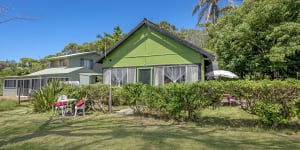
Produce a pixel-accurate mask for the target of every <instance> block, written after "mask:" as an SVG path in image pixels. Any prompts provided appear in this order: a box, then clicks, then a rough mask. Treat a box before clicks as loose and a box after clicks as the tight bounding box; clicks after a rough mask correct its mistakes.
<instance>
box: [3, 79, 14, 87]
mask: <svg viewBox="0 0 300 150" xmlns="http://www.w3.org/2000/svg"><path fill="white" fill-rule="evenodd" d="M4 88H6V89H11V88H16V80H5V81H4Z"/></svg>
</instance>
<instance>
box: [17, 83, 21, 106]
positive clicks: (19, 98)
mask: <svg viewBox="0 0 300 150" xmlns="http://www.w3.org/2000/svg"><path fill="white" fill-rule="evenodd" d="M18 88H19V93H18V100H19V105H20V104H21V87H18Z"/></svg>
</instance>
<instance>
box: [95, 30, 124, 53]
mask: <svg viewBox="0 0 300 150" xmlns="http://www.w3.org/2000/svg"><path fill="white" fill-rule="evenodd" d="M125 35H126V34H125V33H123V31H122V29H121V27H120V26H116V27H114V32H113V33H112V34H109V33H105V32H104V33H103V35H100V34H98V35H97V36H96V37H97V38H98V39H99V40H98V41H97V47H98V52H101V51H105V50H107V49H109V48H110V47H112V46H113V45H114V44H116V43H117V42H118V41H119V40H121V39H123V38H124V37H125Z"/></svg>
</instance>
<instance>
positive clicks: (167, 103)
mask: <svg viewBox="0 0 300 150" xmlns="http://www.w3.org/2000/svg"><path fill="white" fill-rule="evenodd" d="M123 89H124V96H125V97H126V99H127V100H128V104H129V105H131V106H132V107H133V108H134V109H135V111H136V112H138V113H141V114H152V115H158V116H160V117H167V118H173V119H187V120H195V119H199V117H201V111H202V110H203V109H204V108H207V107H210V106H212V107H214V106H217V105H220V104H221V100H222V99H223V98H224V97H223V94H225V93H228V94H230V95H234V96H235V97H236V98H237V100H238V103H240V104H241V105H242V108H244V109H245V110H246V111H247V112H249V113H251V114H255V115H257V116H259V117H260V118H261V119H262V121H263V122H265V123H267V124H271V125H276V124H286V123H289V122H291V120H292V118H294V117H296V116H297V115H298V116H299V111H300V108H299V103H300V101H299V98H300V82H299V81H297V80H287V81H269V80H263V81H226V82H224V81H209V82H201V83H200V82H199V83H194V84H167V85H164V86H146V85H142V84H139V83H138V84H127V85H125V86H124V88H123Z"/></svg>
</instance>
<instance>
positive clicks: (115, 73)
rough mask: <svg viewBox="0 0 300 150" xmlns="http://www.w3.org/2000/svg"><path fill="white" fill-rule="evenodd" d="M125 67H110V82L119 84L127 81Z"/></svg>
mask: <svg viewBox="0 0 300 150" xmlns="http://www.w3.org/2000/svg"><path fill="white" fill-rule="evenodd" d="M127 73H128V72H127V68H114V69H111V84H112V85H117V86H121V85H123V84H125V83H127Z"/></svg>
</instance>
